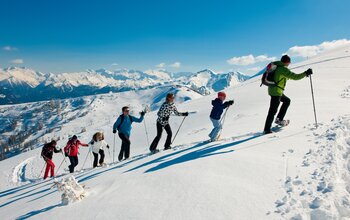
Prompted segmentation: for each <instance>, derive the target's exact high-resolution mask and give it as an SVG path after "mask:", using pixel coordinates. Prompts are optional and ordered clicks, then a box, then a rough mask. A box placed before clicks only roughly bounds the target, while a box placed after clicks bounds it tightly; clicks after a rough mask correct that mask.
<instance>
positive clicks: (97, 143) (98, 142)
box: [90, 132, 109, 168]
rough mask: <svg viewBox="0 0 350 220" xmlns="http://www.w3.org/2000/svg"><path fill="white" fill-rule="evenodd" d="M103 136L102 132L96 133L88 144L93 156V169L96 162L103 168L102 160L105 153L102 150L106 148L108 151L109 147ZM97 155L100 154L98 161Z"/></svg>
mask: <svg viewBox="0 0 350 220" xmlns="http://www.w3.org/2000/svg"><path fill="white" fill-rule="evenodd" d="M104 139H105V138H104V134H103V133H102V132H97V133H95V134H94V135H93V137H92V140H91V142H90V145H91V149H92V154H93V155H94V163H93V168H95V167H97V162H98V163H99V164H100V166H104V165H105V163H104V158H105V152H104V149H105V148H106V147H107V148H108V149H109V145H108V144H107V142H106V141H105V140H104ZM98 154H100V156H101V157H100V160H98Z"/></svg>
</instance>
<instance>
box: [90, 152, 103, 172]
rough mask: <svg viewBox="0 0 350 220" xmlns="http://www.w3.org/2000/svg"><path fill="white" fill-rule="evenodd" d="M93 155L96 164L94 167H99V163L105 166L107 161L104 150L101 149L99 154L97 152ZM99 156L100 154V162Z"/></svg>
mask: <svg viewBox="0 0 350 220" xmlns="http://www.w3.org/2000/svg"><path fill="white" fill-rule="evenodd" d="M92 154H93V155H94V164H93V167H94V168H95V167H97V162H98V163H99V164H103V162H104V159H105V152H104V150H102V149H100V150H99V151H98V153H95V152H92ZM98 154H100V160H99V161H98Z"/></svg>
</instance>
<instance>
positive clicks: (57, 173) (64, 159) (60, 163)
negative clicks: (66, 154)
mask: <svg viewBox="0 0 350 220" xmlns="http://www.w3.org/2000/svg"><path fill="white" fill-rule="evenodd" d="M63 161H65V158H63V160H62V162H61V163H60V165H59V166H58V168H57V171H56V173H57V174H58V171H59V170H60V168H61V166H62V164H63Z"/></svg>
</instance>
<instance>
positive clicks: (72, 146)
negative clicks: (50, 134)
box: [64, 140, 89, 157]
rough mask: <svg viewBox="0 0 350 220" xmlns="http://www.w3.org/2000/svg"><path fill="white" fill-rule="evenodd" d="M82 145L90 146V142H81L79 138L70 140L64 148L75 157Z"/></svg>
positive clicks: (69, 154)
mask: <svg viewBox="0 0 350 220" xmlns="http://www.w3.org/2000/svg"><path fill="white" fill-rule="evenodd" d="M80 145H81V146H84V147H87V146H89V145H88V144H84V143H81V142H80V141H79V140H76V141H73V140H70V141H68V143H67V145H66V147H65V148H64V152H66V153H68V156H74V157H75V156H78V152H79V146H80Z"/></svg>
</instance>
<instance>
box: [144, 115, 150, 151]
mask: <svg viewBox="0 0 350 220" xmlns="http://www.w3.org/2000/svg"><path fill="white" fill-rule="evenodd" d="M143 124H144V125H145V131H146V138H147V146H149V139H148V131H147V126H146V120H145V119H144V120H143Z"/></svg>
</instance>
